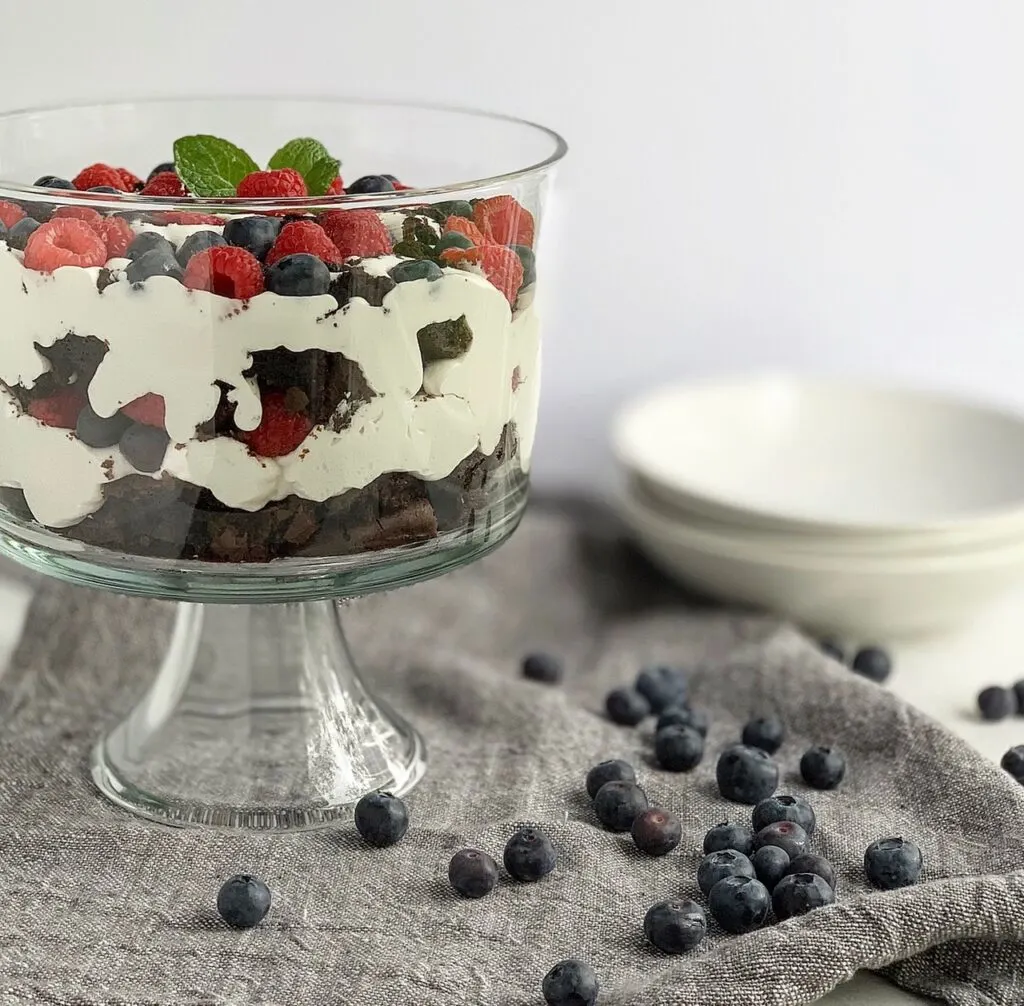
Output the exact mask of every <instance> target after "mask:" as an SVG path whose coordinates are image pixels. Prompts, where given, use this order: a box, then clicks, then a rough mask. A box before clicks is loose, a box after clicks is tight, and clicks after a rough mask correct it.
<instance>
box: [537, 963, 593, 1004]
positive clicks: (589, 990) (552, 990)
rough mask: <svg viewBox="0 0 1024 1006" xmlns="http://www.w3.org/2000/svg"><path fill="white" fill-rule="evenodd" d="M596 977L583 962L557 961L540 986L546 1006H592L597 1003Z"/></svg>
mask: <svg viewBox="0 0 1024 1006" xmlns="http://www.w3.org/2000/svg"><path fill="white" fill-rule="evenodd" d="M598 988H599V985H598V981H597V975H595V974H594V969H593V968H592V967H591V966H590V965H589V964H587V963H585V962H584V961H577V960H567V961H559V962H558V963H557V964H556V965H555V966H554V967H553V968H552V969H551V970H550V971H549V972H548V973H547V974H546V975H545V976H544V982H543V984H542V985H541V992H543V994H544V1001H545V1002H546V1003H548V1006H593V1004H594V1003H595V1002H597V992H598Z"/></svg>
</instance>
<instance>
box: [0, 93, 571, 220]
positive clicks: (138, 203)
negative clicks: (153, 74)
mask: <svg viewBox="0 0 1024 1006" xmlns="http://www.w3.org/2000/svg"><path fill="white" fill-rule="evenodd" d="M271 101H273V102H293V103H296V104H307V105H316V104H335V105H363V106H368V107H373V106H377V107H388V108H401V109H408V110H414V111H422V112H443V113H450V114H454V115H462V116H467V117H470V118H478V119H490V120H492V121H495V122H504V123H507V124H510V125H517V126H526V127H528V128H529V129H532V130H534V131H536V132H539V133H542V134H544V135H545V136H547V138H548V139H549V140H551V141H552V143H553V149H552V151H551V152H550V153H549V154H548V156H547V157H545V158H543V159H542V160H540V161H537V162H535V163H533V164H530V165H526V166H524V167H522V168H516V169H514V170H512V171H507V172H503V173H500V174H496V175H490V176H487V177H484V178H473V179H466V180H463V181H459V182H452V183H446V184H445V185H437V186H431V187H427V188H409V189H402V190H398V191H394V192H372V193H360V194H355V195H348V194H344V195H330V196H328V195H323V196H300V197H293V198H288V199H240V198H230V197H228V198H225V197H196V196H143V195H141V194H140V193H138V192H126V193H124V195H118V196H115V195H113V193H95V192H85V191H79V190H74V189H49V188H45V187H42V186H37V185H26V184H24V183H22V182H13V181H8V180H7V179H5V178H3V177H2V176H0V195H13V196H15V197H22V198H24V197H25V196H33V197H36V198H35V199H34V200H33V201H37V202H46V203H51V204H53V205H55V206H87V207H92V208H94V209H102V210H109V211H113V212H117V211H136V210H137V211H139V212H142V213H145V212H147V211H156V210H174V211H182V210H193V211H196V212H204V211H208V212H217V213H235V214H238V213H246V212H249V211H251V212H257V213H268V212H270V211H272V210H291V211H297V212H302V211H308V210H310V209H311V208H315V209H318V210H325V209H332V208H340V207H342V206H349V207H367V208H376V207H381V208H386V207H388V206H395V205H399V206H400V205H406V204H408V203H409V202H410V201H420V202H422V201H423V200H424V198H425V197H436V196H446V195H454V194H456V193H459V192H465V191H467V190H470V189H494V188H499V187H501V186H504V185H508V184H509V183H511V182H516V181H519V180H521V179H523V178H526V177H529V176H530V175H535V174H539V173H541V172H544V171H546V170H548V169H550V168H552V167H553V166H554V165H555V164H557V163H558V162H559V161H561V160H562V158H563V157H565V155H566V154H567V153H568V150H569V145H568V144H567V143H566V141H565V139H564V138H563V137H562V136H561V134H559V133H557V132H556V131H555V130H553V129H551V128H550V127H548V126H543V125H541V124H540V123H537V122H533V121H532V120H530V119H525V118H520V117H519V116H515V115H507V114H505V113H501V112H488V111H485V110H483V109H478V108H472V107H468V106H462V105H449V104H444V103H433V102H416V101H403V100H400V99H392V98H367V97H351V96H345V95H328V96H316V95H296V96H290V95H280V94H279V95H229V94H225V95H208V96H203V95H189V96H180V97H174V96H171V97H167V96H164V97H145V98H139V99H133V100H130V101H118V100H110V101H102V100H101V101H87V102H75V103H69V104H65V105H59V104H57V105H39V106H34V107H26V108H19V109H12V110H10V111H6V112H3V113H0V125H2V124H5V123H8V122H11V121H12V120H16V119H19V118H26V117H29V116H36V115H46V114H53V113H57V112H67V111H74V110H80V111H86V110H112V109H129V108H133V107H136V106H149V107H153V106H158V105H176V104H196V105H199V104H215V103H217V102H231V103H235V104H257V103H260V102H271Z"/></svg>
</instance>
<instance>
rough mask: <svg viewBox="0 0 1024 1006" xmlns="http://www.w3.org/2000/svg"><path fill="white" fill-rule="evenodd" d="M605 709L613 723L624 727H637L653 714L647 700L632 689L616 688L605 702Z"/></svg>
mask: <svg viewBox="0 0 1024 1006" xmlns="http://www.w3.org/2000/svg"><path fill="white" fill-rule="evenodd" d="M604 708H605V710H606V711H607V713H608V719H610V720H611V721H612V723H618V724H619V725H620V726H624V727H635V726H636V725H637V724H638V723H639V722H640V721H641V720H642V719H643V718H644V717H645V716H648V715H650V712H651V705H650V703H649V702H648V701H647V699H645V698H644V697H643V696H642V695H641V694H640V693H639V692H638V691H636V690H634V689H632V688H616V689H615V691H612V692H609V693H608V695H607V697H606V698H605V700H604Z"/></svg>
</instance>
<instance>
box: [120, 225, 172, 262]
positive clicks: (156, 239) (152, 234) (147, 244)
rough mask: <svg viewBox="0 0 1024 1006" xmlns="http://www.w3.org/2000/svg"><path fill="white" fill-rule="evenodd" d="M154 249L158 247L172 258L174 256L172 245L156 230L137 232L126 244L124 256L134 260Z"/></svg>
mask: <svg viewBox="0 0 1024 1006" xmlns="http://www.w3.org/2000/svg"><path fill="white" fill-rule="evenodd" d="M155 249H160V251H163V252H165V253H166V254H168V255H170V256H171V257H172V258H173V257H174V245H172V244H171V242H170V241H168V240H167V238H165V237H164V236H163V234H158V233H157V232H156V231H143V232H142V233H141V234H139V235H138V236H137V237H136V238H135V240H134V241H132V243H131V244H130V245H129V246H128V249H127V251H125V257H126V258H130V259H132V260H135V259H137V258H140V257H141V256H143V255H145V254H146V252H148V251H154V250H155Z"/></svg>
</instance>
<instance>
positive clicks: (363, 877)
mask: <svg viewBox="0 0 1024 1006" xmlns="http://www.w3.org/2000/svg"><path fill="white" fill-rule="evenodd" d="M170 615H171V606H170V605H167V604H162V603H159V602H149V601H140V600H125V599H122V598H118V597H112V596H106V595H102V594H98V593H91V592H88V591H79V590H72V589H69V588H66V587H63V586H60V585H56V584H49V583H43V584H42V585H41V586H40V588H39V593H38V596H37V598H36V600H35V602H34V606H33V610H32V614H31V622H30V627H29V630H28V632H27V635H26V638H25V639H24V640H23V642H22V645H21V646H20V648H19V650H18V652H17V654H16V656H15V658H14V664H13V666H12V668H11V669H10V671H9V673H8V674H7V675H6V676H5V677H4V679H3V681H2V682H0V709H2V716H3V731H2V735H0V757H2V758H3V765H4V771H3V773H2V778H0V882H2V890H3V905H4V911H3V913H2V915H0V1001H3V1002H5V1003H7V1002H11V1003H22V1002H25V1003H40V1002H52V1003H76V1004H94V1003H104V1004H107V1003H120V1004H159V1006H178V1004H186V1003H187V1004H196V1003H210V1004H212V1003H230V1004H243V1003H245V1004H250V1003H261V1004H289V1006H326V1004H335V1003H343V1004H360V1006H375V1004H381V1006H384V1004H387V1006H399V1004H401V1006H405V1004H413V1003H415V1004H424V1006H428V1004H429V1006H433V1004H442V1003H443V1004H461V1003H466V1004H475V1003H483V1004H491V1003H494V1004H517V1006H518V1004H524V1006H525V1004H531V1003H537V1002H540V1001H541V1000H540V993H539V989H540V981H541V978H542V977H543V974H544V972H545V971H546V970H547V968H548V967H549V966H550V965H551V964H552V963H554V962H555V961H556V960H558V959H560V958H563V957H569V956H579V957H582V958H584V959H586V960H588V961H589V962H591V964H592V965H593V966H594V967H595V969H596V970H597V972H598V974H599V976H600V978H601V981H602V983H603V989H604V992H603V995H602V999H601V1002H602V1003H605V1004H616V1003H619V1004H626V1003H628V1004H634V1006H655V1004H657V1006H667V1004H686V1006H696V1004H703V1006H713V1004H723V1006H746V1004H754V1003H757V1004H780V1006H781V1004H787V1006H792V1004H799V1003H807V1002H811V1001H813V1000H815V999H816V998H818V997H819V996H821V995H823V994H824V993H826V992H827V991H828V990H829V989H831V988H833V987H835V986H836V985H837V984H839V983H841V982H842V981H844V980H845V979H847V978H848V977H849V976H851V975H852V974H853V973H854V972H855V971H857V970H859V969H864V968H869V969H876V970H880V971H882V972H883V973H884V974H885V975H886V976H887V977H889V978H891V979H892V980H893V981H895V982H897V983H899V984H900V985H902V986H903V987H905V988H907V989H911V990H914V991H918V992H921V993H924V994H926V995H930V996H934V997H936V998H939V999H943V1000H945V1001H946V1002H949V1003H957V1004H982V1003H984V1004H997V1003H998V1004H1004V1003H1006V1004H1008V1003H1020V1002H1024V874H1022V873H1020V872H1017V871H1019V869H1020V867H1021V866H1022V863H1024V837H1022V836H1024V790H1022V789H1021V788H1020V787H1018V786H1017V785H1016V784H1015V783H1013V782H1012V781H1011V780H1010V779H1009V778H1008V777H1007V776H1005V775H1004V774H1003V773H1002V772H1001V771H1000V770H999V769H997V768H996V767H995V766H994V765H992V764H990V763H988V762H987V761H985V760H984V759H982V758H981V757H980V756H979V755H978V754H976V753H975V752H974V751H973V750H971V749H970V748H969V747H968V746H967V745H966V744H964V743H963V742H961V741H959V740H958V739H956V738H955V737H953V736H951V735H950V734H949V733H947V732H946V731H945V730H943V729H942V728H941V727H939V726H938V725H937V724H935V723H933V722H931V721H930V720H928V719H927V718H926V717H924V716H923V715H921V714H920V713H918V712H916V711H915V710H914V709H912V708H909V707H907V706H906V705H904V704H902V703H901V702H899V701H897V700H896V699H895V698H893V697H892V696H891V695H890V694H888V693H887V692H885V691H884V690H882V689H879V688H877V687H876V686H874V685H871V684H869V683H867V682H863V681H861V680H859V679H857V678H856V677H854V676H853V675H851V674H849V673H843V672H841V671H840V670H839V669H836V668H834V667H829V666H828V665H827V663H826V661H825V660H824V659H823V658H822V657H820V656H819V655H818V653H817V652H816V651H815V649H814V648H813V647H812V646H811V645H809V644H808V643H807V642H806V641H805V640H803V639H802V638H801V637H800V636H798V635H797V634H796V633H795V632H793V631H792V630H790V629H788V628H786V627H783V626H780V625H778V624H777V623H775V622H772V621H770V620H768V619H764V618H760V617H756V616H746V615H737V614H735V613H729V612H723V611H719V610H715V609H713V608H700V607H694V605H693V604H692V602H691V601H690V600H689V599H686V598H683V597H682V595H681V594H680V593H679V592H678V591H676V590H675V589H674V588H672V587H670V586H669V585H667V584H666V583H665V582H664V581H662V580H660V579H659V578H658V577H657V576H656V575H654V574H653V573H651V572H650V570H649V569H648V568H647V567H646V566H645V565H644V564H642V563H641V562H639V561H638V560H636V559H635V557H634V556H633V555H632V554H631V553H630V552H629V551H628V550H626V549H623V548H622V547H621V546H620V544H619V543H618V542H617V541H616V540H615V539H614V534H611V535H609V534H608V533H607V531H606V528H605V525H604V524H603V522H602V521H601V520H600V519H591V518H590V517H583V516H581V515H579V514H577V515H576V516H575V518H574V519H569V518H568V517H566V516H565V515H564V514H562V513H559V512H557V511H555V510H550V509H542V508H535V509H534V510H532V511H531V514H530V516H529V517H528V519H527V520H526V522H525V523H524V526H523V528H522V529H521V530H520V532H519V533H518V534H517V536H516V537H515V538H514V540H513V541H512V542H511V543H510V544H509V545H508V546H506V547H505V548H504V549H502V550H501V551H500V552H499V553H497V554H496V555H495V556H493V557H491V558H490V559H488V560H486V561H484V562H483V563H481V564H479V565H478V566H476V567H474V568H470V569H466V570H463V571H460V572H458V573H456V574H453V575H451V576H448V577H446V578H444V579H442V580H439V581H436V582H433V583H429V584H424V585H421V586H419V587H415V588H412V589H409V590H405V591H400V592H397V593H395V594H393V595H390V596H387V597H381V598H372V599H368V600H365V601H361V602H357V603H356V604H354V605H352V606H351V609H350V615H351V617H350V618H349V623H350V626H351V635H352V641H353V643H354V646H355V650H356V654H357V656H359V657H360V658H361V659H362V661H363V664H364V666H365V668H366V669H367V671H368V673H369V677H370V680H372V681H374V682H375V683H376V685H377V686H378V687H379V689H380V691H381V692H382V693H383V694H384V695H386V696H387V697H388V698H390V699H391V700H393V702H394V703H395V704H396V705H397V706H398V708H399V709H401V710H402V711H403V712H405V713H407V714H408V715H409V716H410V717H411V718H412V719H414V720H415V722H416V723H417V725H418V726H419V727H420V729H421V730H422V731H423V732H424V734H425V736H426V739H427V743H428V747H429V751H430V758H431V765H430V772H429V775H428V777H427V779H426V780H425V781H424V782H423V783H422V784H421V786H420V787H419V789H418V790H417V791H416V792H415V794H414V795H413V796H412V797H411V799H410V807H411V813H412V820H413V824H412V827H411V829H410V831H409V834H408V835H407V837H406V839H405V840H404V842H403V843H402V844H401V845H399V846H397V847H395V848H393V849H389V850H379V851H377V850H370V849H367V848H365V847H363V846H362V845H361V844H360V843H359V842H358V841H357V840H356V839H355V838H354V836H353V830H352V829H351V828H349V827H345V828H341V829H339V830H338V831H337V832H332V833H323V832H321V833H313V834H306V835H293V836H285V837H278V838H271V837H265V836H252V835H239V834H232V833H218V832H210V831H175V830H171V829H165V828H161V827H158V826H151V825H147V824H144V823H141V822H138V821H136V820H134V819H132V818H130V817H128V816H127V815H125V814H122V813H120V812H119V811H116V810H114V809H112V808H111V807H109V806H107V805H106V804H105V803H104V802H102V801H101V800H100V799H99V798H97V797H96V796H95V795H94V793H93V791H92V790H91V789H90V784H89V782H88V779H87V775H86V759H87V751H88V747H89V744H90V742H91V741H92V739H93V738H94V736H95V735H96V732H97V731H98V729H99V728H100V727H101V726H102V725H103V723H104V721H106V720H109V718H110V717H112V716H115V715H117V714H118V713H119V712H121V711H123V710H125V709H126V708H127V707H128V706H129V705H130V704H131V702H132V701H133V700H134V699H135V697H137V695H138V694H139V692H140V690H141V689H142V688H143V687H144V686H145V685H146V684H147V682H148V680H149V679H150V678H151V675H152V670H153V667H154V663H155V661H156V659H157V655H158V654H159V652H160V650H161V648H162V645H163V643H164V641H165V640H166V636H167V630H168V626H169V622H170ZM398 627H401V631H400V632H399V631H396V630H397V628H398ZM534 647H537V648H549V649H551V650H553V651H555V652H558V653H560V654H562V655H564V656H565V658H566V660H567V662H568V665H569V668H570V675H569V678H568V680H567V682H566V683H565V685H563V686H562V687H559V688H550V687H546V686H543V685H537V684H532V683H529V682H525V681H523V680H521V679H520V677H519V675H518V660H519V658H520V656H521V655H522V653H523V652H524V650H526V649H528V648H534ZM648 661H673V662H676V663H680V664H683V665H688V666H690V667H692V668H694V674H693V693H694V700H695V702H697V703H699V704H700V705H702V706H705V707H707V708H708V709H709V710H710V711H711V712H712V714H713V717H714V722H713V726H712V728H711V732H710V735H709V744H708V754H707V756H706V757H705V761H704V763H703V764H702V765H701V766H700V767H699V768H698V769H697V770H696V771H695V772H693V773H692V774H690V775H673V774H670V773H665V772H662V771H660V770H658V769H656V768H655V767H653V766H652V765H651V764H649V762H648V761H647V752H648V749H649V740H650V732H649V730H646V729H644V728H640V729H638V730H627V729H622V728H619V727H615V726H613V725H611V724H610V723H608V722H607V721H606V720H604V719H603V718H602V716H601V715H600V712H599V710H600V707H601V699H602V696H603V694H604V692H605V691H606V690H607V689H608V688H609V687H611V686H613V685H615V684H618V683H621V682H623V681H625V680H627V679H629V678H631V677H632V675H633V674H634V673H635V671H636V670H637V668H638V667H639V666H640V665H641V664H643V663H645V662H648ZM765 711H771V712H777V713H778V714H779V715H780V716H782V717H783V719H784V720H785V722H786V725H787V728H788V731H789V737H788V740H787V742H786V744H785V745H784V746H783V748H782V750H781V752H780V754H779V758H780V760H781V763H782V765H783V767H784V781H783V783H782V785H781V787H780V789H781V790H782V791H790V792H797V793H804V792H805V787H804V786H803V785H802V784H801V782H800V780H799V778H798V776H797V774H796V772H795V769H796V766H797V762H798V760H799V755H800V753H801V752H802V750H803V749H804V748H805V747H806V746H808V745H810V744H811V743H824V742H828V743H834V744H838V745H840V746H842V747H843V748H844V749H845V750H846V752H847V755H848V759H849V772H848V776H847V779H846V781H845V782H844V784H843V786H842V787H841V788H840V789H839V790H837V791H835V792H831V793H814V794H811V799H812V801H813V803H814V806H815V808H816V810H817V812H818V820H819V826H818V832H817V833H816V836H815V839H814V847H815V851H818V852H820V853H822V854H824V855H826V856H828V857H829V858H830V859H831V860H832V861H833V862H834V863H835V864H836V865H837V867H838V868H839V874H840V876H839V897H838V903H837V904H836V905H835V906H834V907H831V908H828V909H825V910H821V911H817V912H813V913H811V914H810V915H807V916H805V917H803V918H799V919H794V920H790V921H789V922H786V923H784V924H782V925H775V926H772V927H770V928H767V929H764V930H762V931H759V932H757V933H753V934H750V935H748V936H743V937H732V936H726V935H724V934H723V933H722V932H721V931H720V930H718V929H717V927H716V926H714V925H712V927H711V931H710V935H709V937H708V939H707V940H706V941H705V943H704V944H703V945H702V946H701V947H700V949H699V950H698V951H697V952H695V953H692V954H690V955H688V956H684V957H676V958H671V957H666V956H663V955H659V954H655V953H653V952H652V951H651V950H650V949H649V948H648V947H647V946H645V944H644V941H643V937H642V932H641V921H642V919H643V915H644V912H645V910H646V909H647V908H648V906H649V905H650V904H652V903H653V902H654V901H657V900H659V899H661V898H665V897H669V896H672V895H678V894H680V893H682V894H686V895H689V896H693V897H698V896H699V895H698V894H697V891H696V885H695V882H694V876H695V871H696V867H697V864H698V861H699V859H700V855H701V853H700V843H701V838H702V836H703V834H704V832H705V831H706V830H707V829H708V828H709V827H710V826H711V825H713V824H716V823H717V822H719V821H722V820H725V819H732V820H736V821H747V820H749V808H744V807H740V806H736V805H731V804H728V803H726V802H724V801H723V800H722V799H721V798H720V797H719V796H718V794H717V789H716V787H715V785H714V782H713V779H714V763H715V758H716V756H717V753H718V751H720V750H721V749H722V748H723V747H724V746H725V745H726V744H728V743H730V742H732V741H733V740H735V739H736V738H737V736H738V733H739V730H740V727H741V725H742V723H743V722H744V720H745V719H746V718H747V717H748V716H750V715H751V714H755V713H761V712H765ZM615 756H621V757H626V758H630V759H632V760H634V762H635V763H636V764H637V765H638V767H639V769H640V773H641V776H642V780H641V781H642V782H643V784H644V785H645V787H646V788H647V790H648V793H649V795H650V797H651V800H652V802H654V803H657V804H660V805H662V806H666V807H668V808H670V809H672V810H673V811H675V812H676V813H677V814H679V816H680V817H681V819H682V821H683V826H684V838H683V842H682V844H681V846H680V848H679V850H677V852H676V853H673V854H671V855H669V856H666V857H663V858H660V859H648V858H645V857H642V856H640V855H639V854H638V853H636V852H635V851H634V850H633V848H632V847H631V843H630V842H629V840H628V838H627V837H623V836H619V835H613V834H609V833H608V832H605V831H602V830H601V829H600V828H599V827H598V826H597V824H596V822H595V820H594V818H593V816H592V812H591V810H590V807H589V804H588V801H587V799H586V796H585V792H584V790H583V777H584V773H585V772H586V770H587V768H588V767H589V766H590V765H591V764H592V763H594V762H596V761H598V760H600V759H603V758H608V757H615ZM524 821H530V822H539V823H541V824H542V825H543V827H544V828H545V829H546V830H547V831H548V832H549V833H550V835H551V837H552V839H553V840H554V842H555V843H556V845H557V847H558V849H559V851H560V861H559V865H558V868H557V870H556V871H555V873H554V874H552V875H551V876H550V877H548V878H547V879H545V880H544V881H542V882H540V883H538V884H533V885H517V884H514V883H511V882H503V883H501V884H500V885H499V887H498V889H497V890H496V891H495V893H494V894H493V895H491V896H490V897H487V898H485V899H483V900H481V901H478V902H465V901H460V900H458V899H457V898H455V897H454V896H453V895H452V893H451V892H450V891H449V889H448V885H447V881H446V871H447V864H448V860H449V858H450V856H451V854H452V853H453V852H454V851H455V850H456V849H458V848H461V847H463V846H466V845H471V846H476V847H479V848H482V849H486V850H488V851H490V852H491V853H492V854H493V855H495V857H496V858H500V852H501V849H502V847H503V845H504V842H505V840H506V838H507V837H508V835H509V834H510V833H511V831H512V830H513V828H514V827H515V825H516V823H517V822H524ZM892 834H898V835H903V836H906V837H908V838H912V839H914V840H915V841H916V842H917V843H918V844H919V845H920V846H921V848H922V849H923V851H924V856H925V862H926V869H925V877H924V881H923V882H922V883H921V884H920V885H918V886H916V887H913V888H908V889H904V890H901V891H895V892H889V893H881V892H876V891H872V890H870V889H869V888H868V887H867V885H866V884H865V881H864V877H863V870H862V865H861V864H862V857H863V852H864V849H865V847H866V846H867V845H868V843H869V842H871V841H872V840H874V839H876V838H879V837H883V836H887V835H892ZM238 871H251V872H254V873H257V874H259V875H260V876H261V877H263V878H264V879H265V880H266V881H267V882H268V883H269V885H270V886H271V888H272V890H273V892H274V898H275V900H274V907H273V908H272V910H271V914H270V915H269V916H268V918H267V920H266V921H265V923H264V924H263V925H262V926H261V927H260V928H259V929H256V930H252V931H248V932H245V933H237V932H233V931H231V930H228V929H226V928H224V927H222V926H221V925H220V924H219V922H218V921H217V919H216V917H215V915H214V913H213V910H212V908H213V904H214V899H215V895H216V890H217V887H218V886H219V882H220V879H221V878H224V877H225V876H227V875H229V874H231V873H235V872H238Z"/></svg>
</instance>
